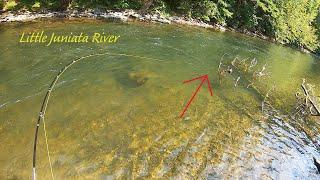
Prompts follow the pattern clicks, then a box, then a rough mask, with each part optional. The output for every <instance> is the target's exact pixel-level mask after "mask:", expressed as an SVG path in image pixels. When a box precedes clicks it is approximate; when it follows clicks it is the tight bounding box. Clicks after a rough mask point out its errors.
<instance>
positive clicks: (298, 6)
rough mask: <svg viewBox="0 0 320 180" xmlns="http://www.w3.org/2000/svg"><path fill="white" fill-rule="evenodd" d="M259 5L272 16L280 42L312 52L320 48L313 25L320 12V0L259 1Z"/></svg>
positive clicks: (276, 35) (275, 34) (271, 19)
mask: <svg viewBox="0 0 320 180" xmlns="http://www.w3.org/2000/svg"><path fill="white" fill-rule="evenodd" d="M258 4H259V6H260V7H261V8H262V9H263V10H264V12H266V13H268V14H270V21H271V22H272V25H273V27H274V30H275V31H274V36H275V38H276V39H277V40H278V41H281V42H284V43H289V44H293V45H296V46H299V47H305V48H309V49H311V50H314V49H316V48H317V47H318V46H319V44H318V40H317V35H316V28H315V26H314V25H313V23H314V21H315V19H316V17H317V15H318V11H319V5H320V1H319V0H313V1H309V0H287V1H276V0H264V1H258Z"/></svg>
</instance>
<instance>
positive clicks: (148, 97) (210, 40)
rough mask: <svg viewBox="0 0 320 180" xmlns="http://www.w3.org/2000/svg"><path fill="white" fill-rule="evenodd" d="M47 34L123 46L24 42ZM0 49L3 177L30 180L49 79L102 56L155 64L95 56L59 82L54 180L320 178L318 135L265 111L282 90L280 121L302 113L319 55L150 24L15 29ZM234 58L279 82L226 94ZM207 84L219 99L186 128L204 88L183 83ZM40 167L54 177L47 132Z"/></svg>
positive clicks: (54, 102) (52, 137) (2, 31)
mask: <svg viewBox="0 0 320 180" xmlns="http://www.w3.org/2000/svg"><path fill="white" fill-rule="evenodd" d="M41 30H45V31H46V32H47V33H51V32H55V33H60V34H66V33H67V34H68V33H69V32H73V33H74V34H76V33H80V32H86V33H94V32H106V33H113V34H119V35H121V38H120V40H119V42H118V43H116V44H112V45H106V44H72V43H70V44H67V43H64V44H53V45H51V46H49V47H46V46H44V45H43V44H20V43H18V39H19V35H20V34H21V33H22V32H33V31H41ZM0 41H1V42H2V43H1V44H0V59H1V60H0V117H1V118H0V142H1V144H0V149H1V152H0V179H15V178H17V179H29V178H31V168H32V150H33V138H34V130H35V124H36V120H37V117H38V114H39V110H40V107H41V104H42V100H43V98H44V95H45V92H46V90H47V88H48V87H49V85H50V84H51V81H52V80H53V79H54V77H55V76H56V75H57V73H58V72H59V71H60V69H61V68H63V67H64V66H65V65H66V64H67V63H69V62H70V61H72V60H74V59H76V58H79V57H82V56H86V55H88V54H93V53H104V52H110V53H122V54H127V55H134V56H141V57H142V56H143V57H150V58H156V59H154V60H153V59H142V58H138V57H133V56H112V55H106V56H94V57H89V58H87V59H85V60H83V61H80V62H78V63H77V64H75V65H74V66H72V67H71V68H70V69H69V70H68V71H66V72H65V73H64V74H63V75H62V76H61V78H60V80H59V81H58V83H57V86H56V88H55V89H54V91H53V92H52V97H51V98H50V102H49V105H48V110H47V113H46V126H47V131H48V132H47V133H48V139H49V146H50V153H51V156H52V161H53V170H54V174H55V177H56V179H65V178H68V179H69V178H70V179H78V178H88V179H91V178H102V179H104V178H109V177H113V178H118V177H125V178H130V177H133V178H136V177H142V178H151V177H165V178H169V177H171V178H173V177H180V178H191V177H198V178H227V177H235V178H239V177H242V178H247V177H249V178H287V177H291V178H297V179H299V178H302V177H306V176H307V177H309V178H314V179H317V178H319V175H318V174H317V173H316V167H315V166H314V165H313V160H312V157H316V158H320V154H319V150H317V149H316V147H315V145H314V143H312V142H311V138H316V137H317V135H318V126H319V125H318V124H317V123H316V122H313V121H312V122H309V123H308V124H307V125H308V126H307V127H306V129H305V131H307V132H310V134H312V135H313V137H310V135H306V134H305V133H304V132H301V131H300V130H298V129H297V128H295V127H294V126H292V125H290V122H286V121H285V120H280V118H278V119H277V118H276V117H269V118H266V117H265V116H264V114H262V113H261V101H262V97H263V96H264V95H265V93H267V90H268V89H269V88H271V87H272V85H273V84H274V85H275V87H276V91H275V92H274V93H273V94H272V97H273V103H274V106H275V107H277V108H278V109H279V110H280V111H283V112H288V111H290V110H291V109H292V108H293V107H294V105H295V96H294V95H295V92H296V91H298V90H299V88H300V84H301V82H302V81H301V79H302V78H306V79H307V80H308V82H309V83H312V84H315V85H317V86H319V83H320V79H319V75H320V61H319V60H318V59H315V58H313V57H312V56H310V55H306V54H303V53H300V52H298V51H295V50H292V49H290V48H285V47H282V46H279V45H275V44H272V43H269V42H266V41H262V40H259V39H256V38H251V37H246V36H243V35H239V34H235V33H227V32H226V33H222V32H213V31H209V30H204V29H198V28H188V27H181V26H172V25H158V24H142V23H141V24H140V23H139V24H137V23H130V24H122V23H106V22H92V21H85V22H83V21H82V22H77V21H67V22H63V21H52V22H51V21H50V22H37V23H25V24H8V25H1V27H0ZM225 53H227V55H226V56H225V59H229V60H232V59H233V58H234V57H236V56H238V57H240V58H256V59H257V60H258V66H259V67H258V68H260V67H262V65H264V64H265V63H267V68H268V71H269V72H270V74H271V77H270V78H269V79H268V80H266V81H261V82H258V83H257V86H258V87H260V89H261V90H262V92H261V93H262V94H257V92H255V91H254V90H252V89H250V88H246V85H245V83H246V82H244V81H242V80H241V81H240V83H239V86H238V87H237V88H234V81H233V79H232V77H231V76H229V77H226V78H225V79H224V80H223V82H222V83H221V84H219V79H218V75H217V70H218V66H219V62H220V59H221V57H222V56H223V55H224V54H225ZM203 74H208V75H209V79H210V81H211V84H212V87H213V91H214V95H213V96H212V97H211V96H210V95H209V93H208V91H207V87H206V86H204V87H203V89H202V90H201V91H200V92H199V94H198V95H197V97H196V100H195V101H194V102H193V104H192V105H191V107H190V108H189V109H188V111H187V113H186V115H185V117H186V118H184V119H181V118H179V117H178V116H179V113H180V112H181V111H182V109H183V107H184V106H185V104H186V102H187V101H188V99H189V98H190V96H191V94H192V93H193V92H194V90H195V88H196V87H197V85H198V83H199V82H194V83H190V84H182V82H183V81H184V80H187V79H191V78H194V77H197V76H200V75H203ZM318 89H320V88H318ZM316 93H317V94H320V92H319V91H317V92H316ZM309 124H310V125H309ZM313 140H314V139H313ZM37 158H38V162H37V172H38V177H39V178H40V179H42V178H45V179H47V178H50V169H49V164H48V160H47V156H46V149H45V141H44V132H43V130H42V128H40V134H39V144H38V154H37Z"/></svg>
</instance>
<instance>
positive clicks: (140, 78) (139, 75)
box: [129, 72, 149, 86]
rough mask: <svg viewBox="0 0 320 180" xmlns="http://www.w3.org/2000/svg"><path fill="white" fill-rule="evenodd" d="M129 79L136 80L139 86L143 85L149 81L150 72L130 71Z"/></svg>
mask: <svg viewBox="0 0 320 180" xmlns="http://www.w3.org/2000/svg"><path fill="white" fill-rule="evenodd" d="M129 79H130V80H132V81H134V82H135V83H136V84H137V86H142V85H144V84H145V83H146V82H147V81H148V79H149V78H148V73H146V72H130V73H129Z"/></svg>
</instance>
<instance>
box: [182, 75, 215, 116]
mask: <svg viewBox="0 0 320 180" xmlns="http://www.w3.org/2000/svg"><path fill="white" fill-rule="evenodd" d="M198 79H201V83H200V84H199V86H198V88H197V90H196V92H194V94H193V95H192V97H191V98H190V100H189V101H188V104H187V106H186V107H185V108H184V109H183V111H182V112H181V114H180V118H182V117H183V115H184V113H185V112H186V111H187V109H188V108H189V106H190V104H191V102H192V101H193V99H194V97H195V96H196V95H197V93H198V92H199V90H200V88H201V86H202V85H203V83H204V82H205V81H207V83H208V88H209V91H210V95H211V96H212V88H211V85H210V81H209V78H208V74H206V75H203V76H200V77H197V78H193V79H190V80H187V81H184V82H183V84H185V83H189V82H192V81H194V80H198Z"/></svg>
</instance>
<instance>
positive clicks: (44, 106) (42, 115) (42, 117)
mask: <svg viewBox="0 0 320 180" xmlns="http://www.w3.org/2000/svg"><path fill="white" fill-rule="evenodd" d="M104 55H110V56H125V57H134V58H138V59H147V60H154V61H159V62H164V60H161V59H156V58H150V57H145V56H138V55H132V54H124V53H108V52H107V53H97V54H91V55H87V56H82V57H80V58H78V59H75V60H73V61H71V62H70V63H68V64H67V65H66V66H64V67H63V68H62V69H61V70H60V71H59V73H58V74H57V75H56V76H55V78H54V80H53V81H52V82H51V85H50V86H49V88H48V90H47V93H46V95H45V97H44V100H43V102H42V106H41V109H40V112H39V117H38V120H37V124H36V131H35V135H34V146H33V161H32V177H33V178H32V179H33V180H36V155H37V141H38V132H39V126H40V122H41V120H42V121H43V130H44V136H45V143H46V150H47V156H48V161H49V166H50V173H51V178H52V179H53V180H54V173H53V168H52V162H51V157H50V150H49V143H48V137H47V130H46V124H45V114H46V110H47V106H48V103H49V99H50V95H51V92H52V90H53V88H54V86H55V85H56V83H57V81H58V80H59V78H60V76H61V75H62V74H63V73H64V72H65V71H66V70H67V69H69V68H70V67H71V66H72V65H73V64H75V63H77V62H79V61H81V60H83V59H87V58H89V57H94V56H104Z"/></svg>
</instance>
